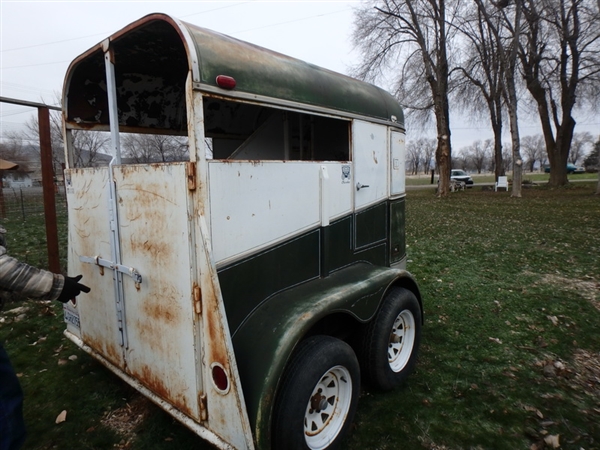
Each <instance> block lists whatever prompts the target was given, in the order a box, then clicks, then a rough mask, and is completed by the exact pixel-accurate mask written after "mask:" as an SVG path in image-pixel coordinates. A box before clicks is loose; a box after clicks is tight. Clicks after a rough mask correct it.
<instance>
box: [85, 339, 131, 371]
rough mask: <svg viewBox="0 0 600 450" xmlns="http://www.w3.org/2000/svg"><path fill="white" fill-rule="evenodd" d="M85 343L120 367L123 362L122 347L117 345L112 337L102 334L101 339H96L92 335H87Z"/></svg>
mask: <svg viewBox="0 0 600 450" xmlns="http://www.w3.org/2000/svg"><path fill="white" fill-rule="evenodd" d="M85 343H86V344H87V345H88V346H90V347H91V348H93V349H94V350H95V351H97V352H98V353H100V354H101V355H102V356H104V357H105V358H106V359H108V360H109V361H110V362H111V363H113V364H114V365H115V366H117V367H120V366H121V365H122V362H123V358H122V356H123V355H122V352H121V347H120V346H117V345H116V342H114V340H112V339H107V338H106V337H105V336H101V340H98V339H94V338H93V337H92V336H90V335H88V334H86V335H85Z"/></svg>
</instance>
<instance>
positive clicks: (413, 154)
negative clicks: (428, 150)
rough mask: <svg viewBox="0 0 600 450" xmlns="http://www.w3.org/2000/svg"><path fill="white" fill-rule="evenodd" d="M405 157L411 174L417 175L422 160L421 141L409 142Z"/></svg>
mask: <svg viewBox="0 0 600 450" xmlns="http://www.w3.org/2000/svg"><path fill="white" fill-rule="evenodd" d="M406 156H407V163H408V164H409V166H410V168H411V173H412V174H413V175H417V174H418V173H419V166H420V165H421V162H422V160H423V139H418V140H416V141H409V142H408V143H407V144H406Z"/></svg>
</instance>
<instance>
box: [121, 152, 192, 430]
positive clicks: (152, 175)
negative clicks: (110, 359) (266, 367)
mask: <svg viewBox="0 0 600 450" xmlns="http://www.w3.org/2000/svg"><path fill="white" fill-rule="evenodd" d="M113 170H114V179H115V182H116V186H117V188H116V191H117V203H118V214H119V229H120V236H121V259H122V261H123V264H124V265H127V266H130V267H134V268H135V269H136V270H137V271H138V272H139V273H140V274H141V275H142V277H143V281H142V282H141V283H139V284H136V283H135V282H134V280H132V279H131V278H128V277H124V280H123V289H124V298H125V307H126V331H127V336H128V342H129V348H128V349H127V350H126V360H127V366H126V372H127V373H128V374H130V375H131V376H133V377H134V378H136V379H137V380H139V381H140V382H141V383H142V384H143V385H144V386H146V387H147V388H148V389H150V390H151V391H152V392H154V393H155V394H156V395H158V396H159V397H160V398H162V399H164V400H166V401H167V402H169V403H171V404H172V405H173V406H175V407H176V408H177V409H178V410H180V411H182V412H183V413H184V414H186V415H187V416H190V417H193V418H196V419H199V417H200V412H199V408H198V398H197V379H196V360H197V355H196V345H195V343H196V341H195V335H194V326H195V317H196V315H195V312H194V302H193V285H192V282H191V279H192V276H191V275H192V272H193V271H194V270H195V267H194V263H193V259H192V258H191V254H190V251H191V250H190V239H191V236H190V233H191V227H190V220H191V219H190V217H189V216H188V205H187V199H188V187H187V164H186V163H175V164H152V165H140V166H137V165H135V166H116V167H114V168H113Z"/></svg>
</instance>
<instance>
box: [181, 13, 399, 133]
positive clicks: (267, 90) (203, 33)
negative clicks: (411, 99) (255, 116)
mask: <svg viewBox="0 0 600 450" xmlns="http://www.w3.org/2000/svg"><path fill="white" fill-rule="evenodd" d="M184 24H185V26H186V27H187V28H188V30H189V32H190V34H191V35H192V38H193V40H194V43H195V46H196V49H195V50H196V53H197V55H198V58H199V61H200V78H201V79H200V80H198V81H200V82H202V83H204V84H207V85H211V86H217V84H216V78H217V76H218V75H227V76H231V77H233V78H234V79H235V80H236V87H235V91H240V92H247V93H251V94H259V95H264V96H267V97H272V98H278V99H284V100H290V101H295V102H300V103H305V104H308V105H314V106H320V107H324V108H331V109H335V110H339V111H346V112H350V113H355V114H359V115H364V116H369V117H376V118H379V119H383V120H388V121H389V120H390V118H391V117H392V116H395V117H396V120H397V122H398V126H400V127H403V126H404V114H403V112H402V108H401V107H400V105H399V104H398V101H397V100H396V99H394V97H392V95H390V94H389V93H388V92H386V91H384V90H383V89H381V88H379V87H377V86H374V85H372V84H369V83H365V82H363V81H359V80H356V79H354V78H350V77H348V76H345V75H342V74H339V73H336V72H332V71H330V70H327V69H324V68H321V67H318V66H315V65H313V64H309V63H307V62H304V61H301V60H298V59H295V58H292V57H290V56H287V55H283V54H281V53H277V52H274V51H271V50H268V49H265V48H262V47H259V46H256V45H254V44H250V43H248V42H244V41H241V40H238V39H235V38H232V37H230V36H226V35H224V34H220V33H216V32H214V31H211V30H207V29H204V28H200V27H197V26H195V25H192V24H189V23H184Z"/></svg>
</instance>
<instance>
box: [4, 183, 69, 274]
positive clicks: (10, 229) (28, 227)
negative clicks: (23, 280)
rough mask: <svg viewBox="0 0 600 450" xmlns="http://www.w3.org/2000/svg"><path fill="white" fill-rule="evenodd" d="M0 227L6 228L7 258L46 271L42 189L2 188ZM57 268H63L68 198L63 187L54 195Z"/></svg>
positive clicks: (46, 248)
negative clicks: (9, 257) (59, 266)
mask: <svg viewBox="0 0 600 450" xmlns="http://www.w3.org/2000/svg"><path fill="white" fill-rule="evenodd" d="M2 194H3V203H2V205H1V208H2V210H1V211H0V225H1V226H2V227H4V228H5V229H6V236H5V238H6V249H7V252H8V254H9V255H10V256H13V257H15V258H17V259H18V260H20V261H22V262H25V263H28V264H31V265H33V266H36V267H39V268H42V269H47V268H48V247H47V237H46V222H45V214H44V207H45V205H44V195H43V191H42V188H41V187H23V188H4V189H3V191H2ZM55 204H56V219H57V228H58V234H59V236H58V239H59V257H60V265H61V268H62V269H63V270H64V269H66V254H67V248H66V243H67V199H66V195H65V191H64V189H63V188H59V189H58V190H57V191H56V193H55Z"/></svg>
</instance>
